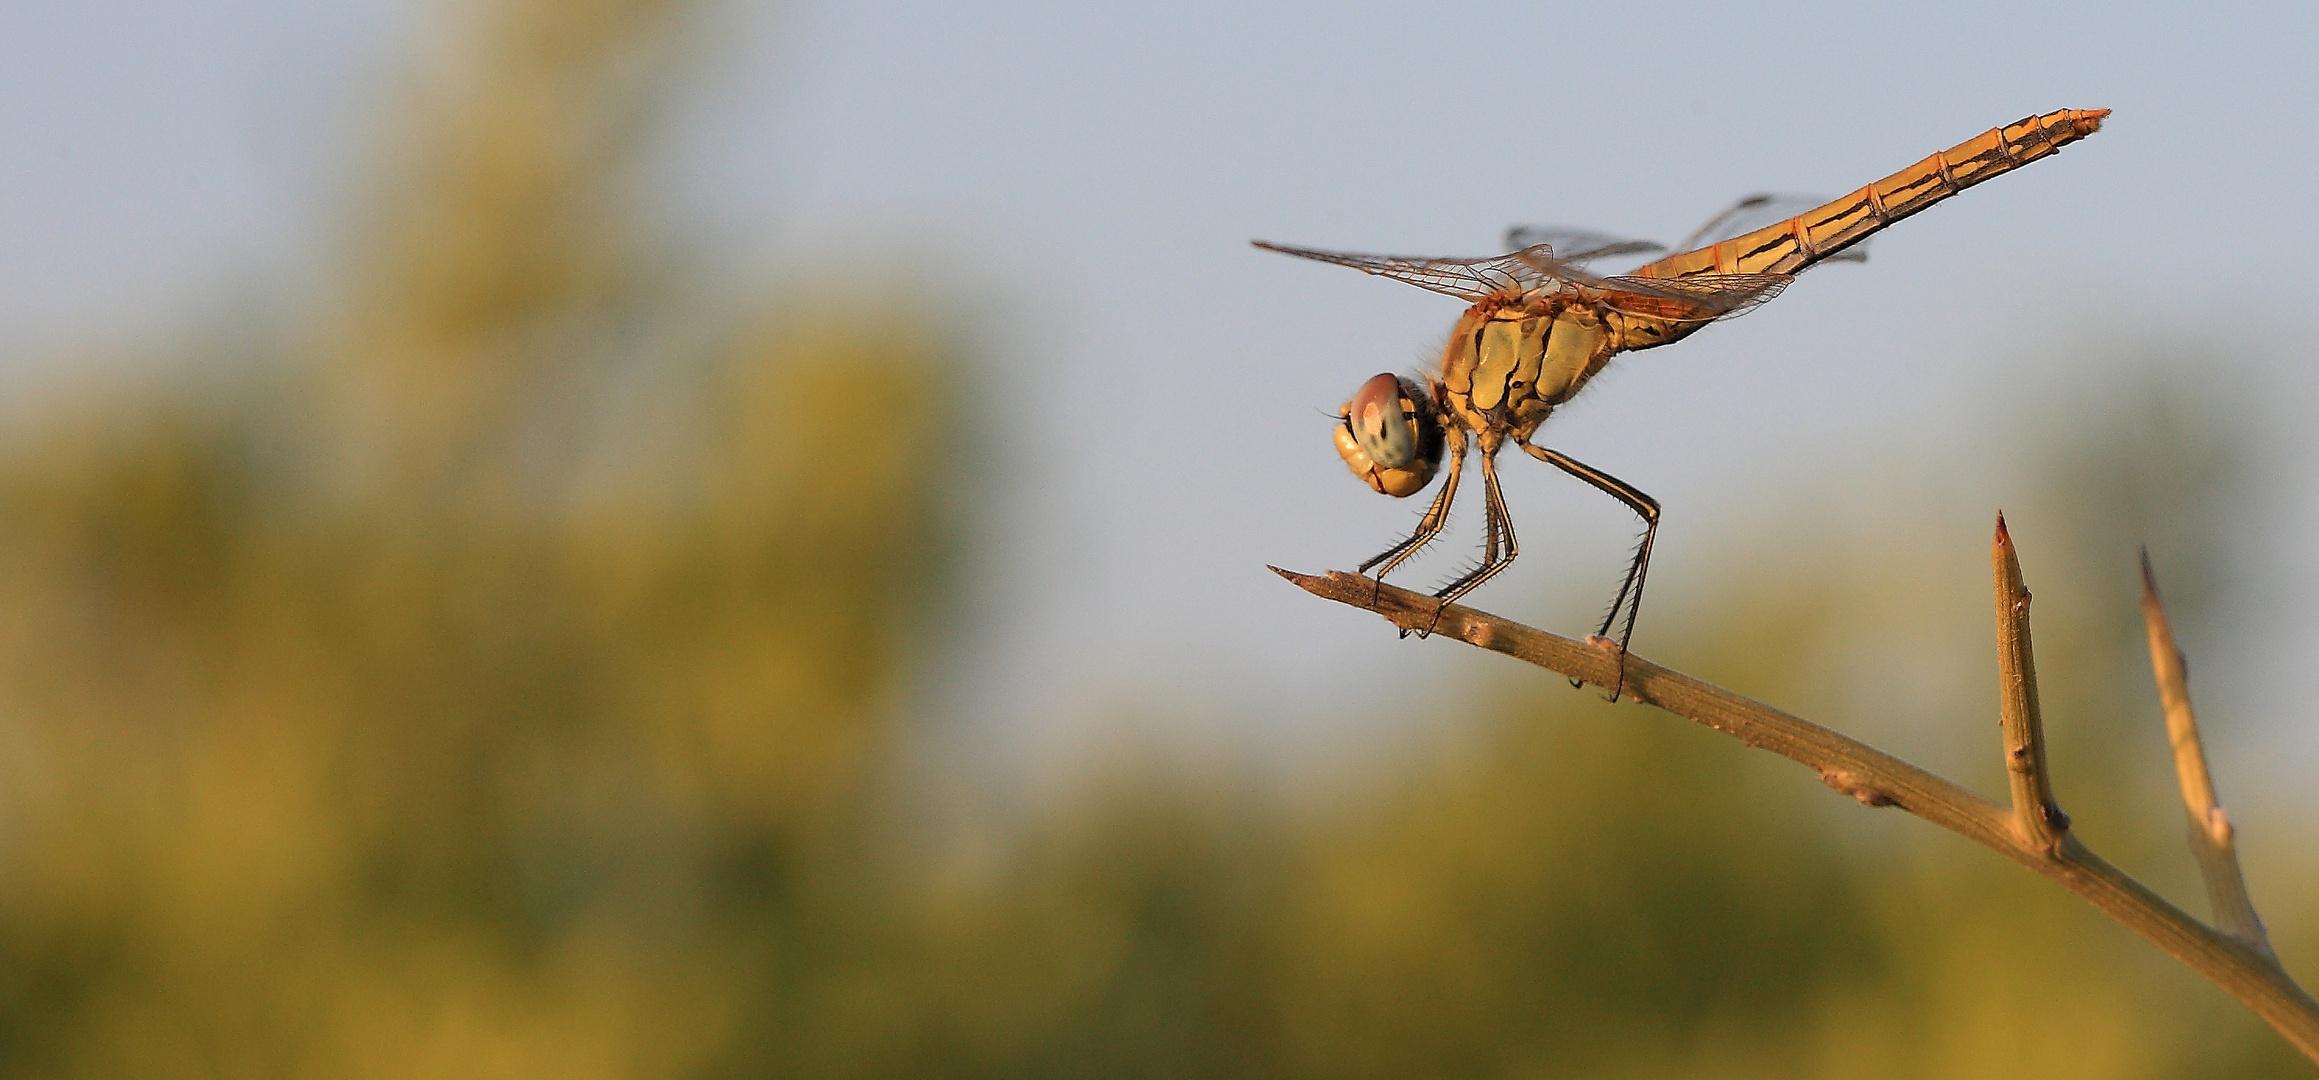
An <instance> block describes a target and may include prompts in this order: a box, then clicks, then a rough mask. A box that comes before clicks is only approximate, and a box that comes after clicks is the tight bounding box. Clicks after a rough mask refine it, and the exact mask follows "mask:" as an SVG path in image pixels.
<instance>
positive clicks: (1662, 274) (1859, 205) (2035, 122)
mask: <svg viewBox="0 0 2319 1080" xmlns="http://www.w3.org/2000/svg"><path fill="white" fill-rule="evenodd" d="M2109 114H2110V111H2109V110H2108V109H2063V110H2061V111H2059V112H2053V113H2047V114H2046V115H2044V116H2030V117H2025V118H2023V119H2021V120H2020V121H2018V122H2015V123H2011V124H2007V125H2005V126H2004V127H2000V128H1991V129H1989V130H1988V131H1986V132H1983V133H1982V134H1980V135H1979V136H1976V137H1974V138H1971V139H1967V140H1965V141H1964V142H1961V143H1958V144H1957V145H1955V146H1952V147H1950V148H1948V149H1946V150H1943V151H1941V152H1940V153H1937V154H1934V155H1932V156H1930V157H1927V158H1925V159H1924V160H1923V161H1919V162H1917V163H1916V164H1914V165H1911V166H1909V167H1908V168H1905V169H1902V170H1900V171H1899V172H1896V173H1893V174H1892V175H1891V176H1887V177H1885V178H1884V179H1882V180H1879V181H1877V182H1875V183H1873V184H1870V185H1868V186H1867V187H1864V188H1861V189H1860V190H1858V191H1855V192H1853V193H1852V194H1850V195H1846V196H1844V197H1843V198H1841V199H1837V200H1835V201H1833V202H1830V203H1828V204H1826V205H1824V206H1820V207H1817V208H1815V209H1812V210H1808V211H1806V212H1804V213H1802V214H1798V215H1796V216H1795V217H1792V218H1789V219H1788V220H1786V221H1782V222H1779V223H1778V224H1775V225H1769V226H1766V227H1764V228H1761V229H1757V230H1756V231H1754V232H1751V233H1746V234H1744V235H1741V236H1736V237H1733V238H1731V239H1729V240H1725V241H1723V242H1722V243H1719V244H1715V245H1713V246H1711V247H1704V248H1700V249H1698V250H1696V251H1687V252H1684V253H1682V254H1680V255H1670V256H1668V257H1666V258H1664V259H1660V260H1659V261H1657V262H1654V263H1651V264H1650V265H1648V266H1644V267H1642V268H1640V269H1638V270H1636V271H1634V276H1636V277H1644V278H1680V277H1690V276H1692V275H1694V274H1793V273H1796V272H1798V271H1801V270H1803V269H1804V268H1805V267H1808V266H1810V265H1812V264H1813V263H1816V262H1819V261H1820V260H1822V259H1825V258H1827V257H1829V256H1831V255H1834V254H1836V253H1837V252H1840V251H1842V250H1844V249H1845V248H1848V247H1851V246H1852V245H1854V244H1857V243H1859V242H1860V241H1862V240H1865V239H1867V238H1868V237H1869V236H1871V235H1874V234H1875V233H1876V232H1878V231H1879V230H1881V229H1883V228H1885V227H1886V226H1889V225H1891V224H1892V223H1893V222H1896V221H1899V220H1900V219H1902V218H1904V217H1907V216H1909V215H1910V214H1914V213H1916V212H1918V211H1920V210H1923V209H1925V208H1926V207H1929V206H1931V205H1932V204H1934V203H1937V202H1940V201H1941V200H1943V199H1946V198H1948V197H1950V196H1952V195H1955V194H1957V193H1958V192H1960V191H1963V190H1964V189H1966V188H1969V187H1971V186H1973V185H1974V184H1978V183H1980V182H1982V181H1984V180H1988V179H1990V178H1992V177H1996V176H2001V175H2003V174H2005V173H2008V172H2011V171H2013V170H2015V169H2018V168H2020V167H2021V166H2023V165H2027V164H2029V163H2030V162H2032V161H2035V160H2037V159H2039V158H2041V157H2045V156H2047V155H2050V154H2052V153H2053V152H2055V151H2057V150H2059V149H2061V148H2062V147H2064V146H2067V145H2069V144H2070V143H2073V142H2076V141H2077V140H2079V139H2082V138H2085V137H2086V136H2088V135H2091V134H2093V133H2094V132H2096V131H2099V130H2101V126H2102V118H2103V117H2105V116H2108V115H2109Z"/></svg>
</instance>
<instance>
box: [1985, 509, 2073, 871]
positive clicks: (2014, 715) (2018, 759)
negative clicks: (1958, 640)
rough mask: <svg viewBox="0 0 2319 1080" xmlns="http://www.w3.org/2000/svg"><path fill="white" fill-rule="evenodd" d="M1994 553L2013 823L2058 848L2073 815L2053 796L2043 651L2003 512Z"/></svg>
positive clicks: (2026, 837)
mask: <svg viewBox="0 0 2319 1080" xmlns="http://www.w3.org/2000/svg"><path fill="white" fill-rule="evenodd" d="M1989 559H1990V563H1991V566H1992V567H1993V569H1994V570H1995V572H1996V577H1997V686H1998V696H1997V700H1998V703H1999V706H2000V710H2001V711H2000V714H1999V719H1998V722H1999V724H2000V725H2001V726H2002V727H2003V729H2004V732H2005V775H2006V776H2007V778H2008V779H2010V780H2011V781H2012V786H2013V829H2014V831H2015V832H2018V833H2020V834H2021V839H2022V841H2023V842H2025V843H2027V844H2029V845H2030V846H2031V847H2034V848H2037V849H2039V850H2041V851H2047V852H2055V851H2059V850H2060V848H2061V840H2062V837H2064V836H2066V835H2068V833H2069V815H2068V814H2065V813H2062V812H2061V804H2060V803H2059V802H2057V801H2055V799H2054V797H2053V776H2052V774H2051V772H2049V771H2048V769H2047V767H2046V755H2045V718H2044V714H2043V713H2041V712H2039V711H2038V707H2037V657H2036V656H2035V654H2034V653H2032V652H2031V650H2030V648H2029V587H2028V586H2027V585H2025V584H2023V583H2022V581H2021V559H2020V556H2019V554H2018V553H2016V552H2015V551H2014V550H2013V535H2012V534H2011V533H2009V532H2006V531H2005V515H2003V514H1998V515H1997V539H1996V541H1995V543H1993V544H1992V545H1991V546H1990V549H1989Z"/></svg>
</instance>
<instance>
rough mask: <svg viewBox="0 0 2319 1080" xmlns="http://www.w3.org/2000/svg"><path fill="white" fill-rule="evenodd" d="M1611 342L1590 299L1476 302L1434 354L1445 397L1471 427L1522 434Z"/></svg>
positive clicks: (1602, 357) (1567, 394)
mask: <svg viewBox="0 0 2319 1080" xmlns="http://www.w3.org/2000/svg"><path fill="white" fill-rule="evenodd" d="M1616 342H1617V335H1616V334H1615V333H1613V332H1612V331H1611V329H1610V328H1609V327H1608V326H1606V324H1605V322H1604V320H1603V318H1602V315H1601V314H1599V313H1598V312H1596V311H1595V310H1594V307H1593V305H1590V304H1585V303H1569V304H1556V305H1552V306H1550V307H1545V308H1543V309H1540V308H1535V307H1533V308H1526V309H1525V308H1508V307H1501V308H1496V309H1491V308H1487V307H1484V306H1481V305H1477V306H1475V307H1474V309H1473V310H1471V311H1468V312H1466V316H1465V318H1464V319H1461V320H1459V322H1458V325H1457V329H1456V330H1454V331H1452V332H1451V333H1450V339H1449V346H1448V348H1447V349H1446V350H1445V351H1444V352H1443V354H1442V363H1441V369H1442V382H1443V384H1444V386H1445V388H1446V390H1447V393H1446V395H1445V397H1446V398H1447V404H1448V406H1449V409H1450V411H1451V412H1452V413H1454V414H1455V415H1456V417H1457V420H1458V422H1459V423H1461V424H1462V425H1463V426H1465V427H1466V428H1468V429H1470V430H1472V431H1474V432H1476V433H1481V432H1490V431H1495V432H1501V433H1509V434H1513V435H1516V436H1517V437H1522V436H1527V435H1528V434H1529V433H1530V432H1531V431H1532V430H1534V429H1536V428H1537V426H1538V425H1539V424H1540V423H1541V422H1543V421H1544V420H1545V419H1546V416H1547V414H1548V413H1550V412H1552V411H1553V409H1554V407H1555V406H1556V405H1560V404H1562V403H1563V402H1565V401H1568V400H1570V398H1571V396H1572V395H1574V394H1576V393H1578V389H1579V387H1581V386H1583V385H1585V383H1586V380H1588V379H1590V378H1592V377H1594V374H1595V372H1597V371H1600V370H1601V369H1602V365H1603V363H1604V362H1605V361H1607V360H1609V359H1610V356H1611V354H1612V353H1614V352H1616V351H1618V350H1617V347H1616Z"/></svg>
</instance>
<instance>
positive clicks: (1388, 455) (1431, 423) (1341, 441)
mask: <svg viewBox="0 0 2319 1080" xmlns="http://www.w3.org/2000/svg"><path fill="white" fill-rule="evenodd" d="M1438 413H1439V409H1438V407H1437V406H1436V405H1435V404H1434V396H1433V394H1432V393H1430V392H1428V388H1427V387H1425V386H1422V385H1420V384H1419V383H1418V382H1417V380H1415V379H1411V378H1407V377H1405V376H1398V375H1394V374H1392V373H1391V372H1386V373H1383V374H1379V375H1373V376H1371V377H1370V378H1369V381H1367V382H1365V383H1362V384H1361V388H1360V389H1359V390H1357V391H1354V393H1353V399H1352V400H1351V401H1348V402H1346V403H1345V411H1344V416H1343V420H1342V422H1341V423H1339V424H1338V425H1337V432H1336V443H1337V455H1338V456H1339V457H1342V458H1344V459H1345V465H1346V466H1347V467H1348V468H1350V469H1352V470H1353V475H1355V476H1358V477H1360V478H1361V480H1362V482H1363V483H1366V484H1368V485H1369V486H1370V487H1371V488H1374V489H1376V490H1377V491H1379V492H1381V493H1383V494H1386V495H1391V496H1393V497H1394V498H1396V499H1398V498H1403V497H1406V496H1409V495H1414V494H1416V493H1418V492H1419V491H1422V490H1424V489H1425V485H1426V484H1428V483H1430V482H1431V481H1432V480H1433V471H1434V470H1435V469H1436V468H1438V467H1440V465H1441V423H1440V421H1439V419H1438V418H1437V417H1438Z"/></svg>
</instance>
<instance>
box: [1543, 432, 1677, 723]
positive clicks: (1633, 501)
mask: <svg viewBox="0 0 2319 1080" xmlns="http://www.w3.org/2000/svg"><path fill="white" fill-rule="evenodd" d="M1521 446H1522V450H1523V452H1524V453H1527V454H1529V455H1530V456H1531V457H1534V458H1537V459H1538V460H1540V461H1543V462H1545V463H1546V464H1548V465H1552V466H1554V467H1555V468H1557V469H1560V470H1562V471H1563V472H1566V473H1569V474H1570V475H1572V476H1575V477H1577V478H1579V479H1581V480H1584V481H1586V482H1587V483H1589V484H1592V485H1594V487H1595V488H1597V489H1598V490H1600V491H1602V492H1603V493H1604V494H1607V495H1609V496H1610V497H1611V498H1614V499H1617V500H1618V501H1620V502H1622V503H1625V504H1627V508H1628V509H1630V510H1633V511H1634V512H1635V513H1636V514H1638V515H1640V516H1641V517H1642V519H1643V540H1642V543H1640V544H1637V545H1636V546H1635V557H1634V560H1633V561H1632V562H1629V563H1628V564H1627V576H1626V580H1625V581H1622V582H1620V583H1619V587H1618V595H1617V596H1615V597H1613V598H1612V599H1611V602H1610V613H1609V614H1606V615H1604V616H1603V617H1602V627H1601V629H1598V630H1596V631H1595V636H1597V637H1605V636H1608V635H1609V634H1610V628H1611V625H1612V624H1613V623H1616V622H1617V621H1618V613H1619V609H1621V608H1625V609H1626V613H1627V621H1626V626H1624V627H1623V628H1621V629H1620V630H1619V635H1618V653H1619V669H1618V682H1617V684H1616V685H1614V686H1612V687H1611V690H1610V699H1611V700H1612V701H1617V700H1618V696H1619V693H1620V691H1622V690H1624V689H1626V652H1627V642H1628V641H1631V640H1633V638H1634V636H1635V617H1636V616H1638V615H1641V614H1642V611H1643V578H1644V577H1645V576H1647V575H1648V574H1649V573H1650V569H1651V542H1652V541H1653V540H1656V539H1658V536H1659V500H1657V499H1654V498H1651V497H1650V496H1648V495H1645V494H1643V493H1642V492H1641V491H1639V490H1637V489H1636V488H1635V487H1634V486H1633V485H1631V484H1629V483H1627V482H1626V481H1624V480H1621V479H1619V478H1618V477H1615V476H1612V475H1610V474H1609V473H1606V472H1603V471H1602V470H1600V469H1597V468H1595V467H1593V466H1591V465H1588V464H1586V463H1585V462H1582V461H1579V460H1578V459H1576V458H1573V457H1571V456H1569V455H1568V454H1564V453H1561V452H1559V451H1555V450H1548V449H1546V448H1545V447H1543V446H1532V445H1530V444H1529V443H1523V444H1521Z"/></svg>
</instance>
